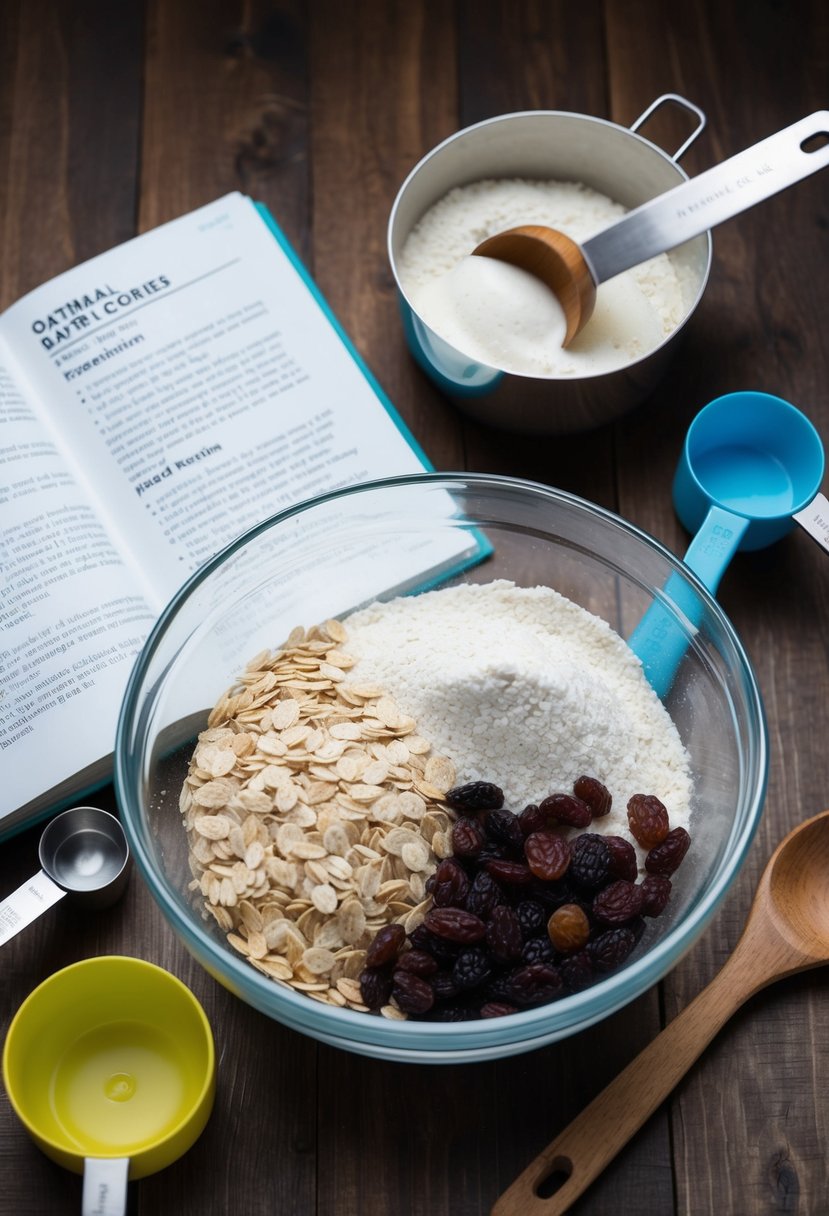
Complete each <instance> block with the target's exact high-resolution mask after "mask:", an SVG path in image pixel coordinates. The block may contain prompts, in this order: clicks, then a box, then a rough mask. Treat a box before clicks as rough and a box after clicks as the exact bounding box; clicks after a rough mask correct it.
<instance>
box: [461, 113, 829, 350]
mask: <svg viewBox="0 0 829 1216" xmlns="http://www.w3.org/2000/svg"><path fill="white" fill-rule="evenodd" d="M827 140H829V111H826V110H818V111H816V112H815V113H814V114H811V115H809V116H808V117H807V118H801V119H800V121H799V122H796V123H793V124H792V126H790V127H785V128H784V130H782V131H778V132H777V134H776V135H771V136H769V138H768V139H763V140H761V141H760V143H758V144H754V145H753V146H752V147H750V148H747V149H746V150H745V151H744V152H738V153H737V155H736V156H732V157H729V159H728V160H724V161H723V162H722V163H721V164H719V165H715V166H714V167H713V168H712V169H707V170H706V171H705V173H700V174H698V176H697V177H692V178H691V179H690V180H689V181H687V182H683V183H682V184H681V185H679V186H675V187H674V188H673V189H672V190H668V191H667V192H666V193H665V194H660V195H657V197H656V198H654V199H651V200H650V202H647V203H643V204H642V206H641V207H637V208H636V209H635V210H633V211H630V212H628V214H627V215H626V216H625V217H624V218H623V219H621V220H619V221H618V222H617V223H615V224H612V225H611V226H610V227H609V228H605V229H604V231H603V232H599V233H597V234H596V236H592V237H590V239H589V240H587V241H585V242H584V244H582V245H578V244H577V243H576V242H575V241H573V240H571V239H570V237H568V236H565V235H564V233H563V232H558V231H556V229H555V228H547V227H544V226H543V225H540V224H528V225H522V226H520V227H518V228H510V229H509V230H508V231H506V232H499V233H498V234H497V235H495V236H491V237H489V238H488V239H487V240H485V241H482V242H481V244H480V245H478V246H477V247H476V248H475V249H474V250H473V254H476V255H479V256H482V257H488V258H496V259H499V260H500V261H503V262H511V263H512V264H513V265H514V266H520V267H521V269H523V270H528V271H529V272H530V273H531V274H534V275H536V276H537V277H538V278H540V279H541V280H542V281H543V282H544V283H546V284H547V286H548V287H549V288H550V290H551V291H552V292H553V293H554V294H555V295H556V296H558V299H559V302H560V303H561V306H562V308H563V310H564V317H565V322H566V329H565V335H564V340H563V342H562V346H565V347H566V346H569V345H570V343H571V342H572V341H573V339H574V338H575V336H576V334H578V333H580V331H581V330H582V329H583V328H584V326H585V325H586V324H587V322H588V321H589V320H590V315H591V313H592V312H593V306H594V304H595V302H596V288H597V287H598V286H599V284H600V283H605V282H607V280H608V279H612V278H615V276H616V275H617V274H621V273H622V271H624V270H629V269H630V267H631V266H638V265H639V264H640V263H641V262H646V261H647V260H648V258H652V257H655V255H656V254H657V253H665V251H666V250H668V249H674V248H675V247H676V246H677V245H681V244H682V242H683V241H688V240H690V239H691V237H694V236H699V234H700V233H701V232H705V231H706V230H707V229H709V228H714V227H715V226H716V225H717V224H721V223H722V222H723V220H728V219H731V217H732V216H734V215H738V214H739V213H740V212H741V211H746V210H747V209H748V208H749V207H753V206H754V204H755V203H759V202H762V201H763V199H766V198H770V197H771V196H772V195H773V194H777V192H778V191H779V190H783V189H785V187H786V186H791V185H792V184H793V183H794V182H797V181H800V180H801V178H804V177H808V176H809V174H810V173H816V172H817V170H818V169H823V168H824V167H825V166H826V165H827V164H829V143H828V142H827Z"/></svg>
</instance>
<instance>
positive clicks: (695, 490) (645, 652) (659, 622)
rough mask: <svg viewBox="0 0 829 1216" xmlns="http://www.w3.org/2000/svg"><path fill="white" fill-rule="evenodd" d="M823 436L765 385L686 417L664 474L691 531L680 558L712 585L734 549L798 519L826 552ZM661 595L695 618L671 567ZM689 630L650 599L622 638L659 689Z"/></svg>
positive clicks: (697, 607) (696, 606)
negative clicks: (678, 449) (673, 460)
mask: <svg viewBox="0 0 829 1216" xmlns="http://www.w3.org/2000/svg"><path fill="white" fill-rule="evenodd" d="M824 466H825V459H824V452H823V444H822V442H821V439H820V436H819V434H818V433H817V431H816V430H815V428H814V426H813V425H812V423H811V422H810V421H809V419H808V418H807V417H806V415H805V414H803V413H801V411H800V410H798V409H796V408H795V406H793V405H791V404H790V403H789V402H788V401H784V400H783V399H782V398H781V397H774V396H772V395H771V394H770V393H752V392H743V393H727V394H726V395H725V396H723V397H717V398H716V399H715V400H714V401H711V402H710V403H709V404H708V405H706V406H705V407H704V409H702V410H700V412H699V413H698V414H697V416H696V418H694V420H693V422H692V423H691V425H690V427H689V428H688V433H687V435H686V437H685V443H684V445H683V448H682V454H681V456H680V459H679V463H678V465H677V470H676V474H675V476H674V484H673V500H674V507H675V509H676V513H677V515H678V516H679V519H680V521H681V522H682V524H683V525H684V526H685V527H686V528H687V530H688V531H689V532H692V533H695V535H694V537H693V539H692V541H691V543H690V545H689V546H688V549H687V552H686V553H685V558H684V560H685V564H686V565H687V566H689V567H690V569H691V570H693V572H694V574H696V576H697V578H699V579H700V581H701V582H702V583H704V584H705V586H706V587H707V588H708V590H709V591H710V592H711V593H712V594H714V593H715V592H716V590H717V587H718V586H719V582H720V579H721V577H722V575H723V573H724V571H725V569H726V567H727V566H728V563H729V562H730V561H731V558H732V557H733V556H734V554H735V553H736V552H737V551H738V550H750V549H763V548H765V547H766V546H767V545H771V544H773V543H774V542H775V541H777V540H780V539H781V538H782V537H783V536H785V535H786V534H787V533H789V532H791V531H792V529H793V528H794V527H795V526H796V525H797V524H799V525H800V526H801V527H803V528H805V530H806V531H807V532H808V533H809V535H810V536H811V537H812V538H813V539H814V540H816V541H817V542H818V544H820V546H821V548H823V549H824V550H826V551H827V552H829V503H827V500H826V498H825V497H824V495H823V494H821V493H820V484H821V481H822V479H823V473H824ZM664 591H665V594H666V598H668V599H669V600H672V601H673V603H674V604H675V605H676V606H677V607H678V608H679V609H680V610H681V612H682V613H683V614H684V615H685V617H686V618H687V619H688V621H689V622H690V624H691V625H694V626H695V625H697V624H698V622H699V618H700V614H701V612H702V610H703V609H702V601H701V600H700V599H699V597H698V596H697V595H696V593H695V592H694V591H693V588H691V587H689V586H688V585H687V584H686V583H683V581H682V580H681V579H679V578H677V577H675V578H672V579H669V580H668V582H667V584H666V585H665V588H664ZM688 640H689V639H688V634H687V632H685V631H684V630H683V629H682V628H680V626H679V624H678V623H677V620H676V617H675V616H672V614H671V612H670V611H669V609H668V608H667V607H665V606H664V605H663V604H661V603H659V602H654V603H653V604H652V605H651V607H650V608H649V609H648V611H647V612H646V613H645V615H644V617H643V618H642V620H641V621H640V623H639V625H637V627H636V629H635V630H634V632H633V633H632V635H631V637H630V638H629V639H628V644H629V645H630V647H631V649H632V650H633V651H634V653H635V654H637V655H638V656H639V658H640V659H641V660H642V666H643V668H644V671H645V675H646V676H647V678H648V680H649V682H650V684H651V685H652V686H653V688H654V689H655V690H656V692H657V693H658V694H659V695H660V696H664V695H665V694H666V693H667V692H668V690H669V689H670V687H671V684H672V682H673V678H674V675H675V674H676V670H677V668H678V666H679V663H680V661H681V659H682V656H683V655H684V654H685V651H686V650H687V648H688Z"/></svg>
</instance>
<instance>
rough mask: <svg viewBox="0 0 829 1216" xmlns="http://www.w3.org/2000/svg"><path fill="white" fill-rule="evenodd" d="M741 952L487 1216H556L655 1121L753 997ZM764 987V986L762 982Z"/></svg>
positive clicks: (556, 1141) (761, 983) (594, 1101)
mask: <svg viewBox="0 0 829 1216" xmlns="http://www.w3.org/2000/svg"><path fill="white" fill-rule="evenodd" d="M739 953H740V952H739V950H737V951H735V952H734V954H733V955H732V956H731V959H730V960H729V962H728V963H726V965H725V966H724V967H723V969H722V970H721V971H720V972H719V974H718V975H717V976H715V978H714V979H713V980H712V982H711V983H710V984H709V985H708V987H707V988H705V989H703V991H702V992H701V993H700V994H699V996H697V997H696V998H695V999H694V1000H693V1001H692V1002H691V1003H690V1004H689V1005H687V1006H686V1007H685V1009H684V1010H683V1011H682V1013H680V1014H679V1015H678V1016H677V1017H676V1018H675V1019H674V1020H673V1022H671V1023H670V1025H669V1026H667V1027H666V1028H665V1029H664V1030H663V1031H662V1032H661V1033H660V1034H659V1035H657V1037H656V1038H655V1039H654V1040H653V1042H652V1043H650V1044H649V1045H648V1046H647V1047H646V1048H645V1049H644V1051H642V1052H641V1053H640V1054H639V1055H638V1056H637V1057H636V1058H635V1059H634V1060H632V1061H631V1063H630V1064H628V1066H627V1067H626V1068H625V1069H624V1070H623V1071H622V1072H621V1073H620V1074H619V1075H618V1077H616V1078H615V1080H613V1081H611V1083H610V1084H609V1085H608V1086H607V1088H606V1089H604V1090H603V1091H602V1092H601V1093H600V1094H599V1095H598V1096H597V1097H596V1098H594V1100H593V1101H592V1102H591V1103H590V1105H589V1106H587V1107H585V1109H584V1110H583V1111H582V1112H581V1114H580V1115H578V1116H577V1117H576V1118H575V1119H574V1120H573V1122H572V1123H571V1124H570V1126H569V1127H567V1128H566V1129H565V1130H564V1131H563V1132H562V1133H561V1135H560V1136H557V1137H556V1139H555V1140H553V1142H552V1143H551V1144H549V1145H548V1146H547V1148H545V1149H544V1150H543V1152H541V1153H539V1155H538V1156H537V1157H536V1159H535V1160H534V1161H533V1162H532V1163H531V1164H530V1165H529V1166H528V1167H527V1169H525V1170H524V1172H523V1173H522V1174H520V1175H519V1177H518V1178H517V1179H516V1180H515V1182H514V1183H513V1184H512V1186H510V1187H509V1188H508V1189H507V1190H506V1191H504V1193H503V1195H501V1197H500V1198H499V1199H498V1200H497V1201H496V1203H495V1206H494V1207H493V1208H492V1216H560V1213H562V1212H565V1211H566V1210H567V1208H568V1207H569V1206H570V1205H571V1204H572V1203H573V1202H574V1201H575V1200H576V1199H577V1198H578V1197H579V1195H581V1194H582V1193H583V1192H584V1191H585V1190H586V1189H587V1187H588V1186H589V1185H590V1183H591V1182H592V1181H593V1180H594V1179H595V1178H596V1177H597V1176H598V1175H599V1174H600V1173H601V1172H602V1170H603V1169H604V1168H605V1166H606V1165H607V1164H608V1162H610V1161H612V1160H613V1158H614V1157H615V1156H616V1154H617V1153H618V1152H619V1150H620V1149H621V1148H623V1147H624V1145H625V1144H626V1143H627V1142H628V1140H629V1139H630V1137H631V1136H632V1135H633V1134H634V1132H636V1131H638V1129H639V1128H640V1127H641V1126H642V1124H643V1123H644V1122H645V1121H646V1120H647V1119H648V1118H649V1117H650V1115H652V1114H653V1112H654V1111H655V1110H656V1109H657V1107H658V1106H660V1104H661V1103H662V1102H663V1101H664V1099H665V1098H666V1097H667V1096H668V1094H669V1093H670V1092H671V1090H672V1089H673V1088H674V1086H675V1085H676V1084H677V1083H678V1082H679V1081H680V1080H681V1078H682V1077H683V1076H684V1075H685V1073H686V1072H687V1071H688V1069H689V1068H690V1067H691V1065H692V1064H693V1063H694V1061H695V1060H696V1059H697V1058H698V1056H699V1055H700V1054H701V1053H702V1051H703V1050H704V1049H705V1047H706V1046H707V1045H708V1044H709V1043H710V1042H711V1040H712V1039H713V1037H714V1035H715V1034H716V1033H717V1031H718V1030H719V1029H720V1027H721V1026H723V1025H724V1024H725V1022H726V1021H727V1020H728V1018H729V1017H730V1016H731V1014H732V1013H734V1011H735V1010H736V1009H738V1008H739V1006H740V1005H741V1004H742V1003H743V1001H745V1000H746V998H747V997H748V996H749V995H750V994H751V992H753V991H756V990H757V989H758V988H759V987H763V981H761V982H760V983H759V984H758V983H757V982H756V980H755V981H754V982H749V981H748V979H747V974H746V972H747V969H746V968H745V967H744V966H741V965H740V962H739V958H738V955H739ZM766 982H767V981H766ZM553 1174H560V1175H561V1176H562V1177H566V1181H565V1182H563V1183H562V1185H561V1186H560V1187H559V1189H558V1190H557V1191H556V1192H555V1194H554V1195H551V1196H549V1197H548V1198H542V1197H541V1196H540V1195H538V1194H537V1193H536V1192H537V1188H538V1186H539V1184H540V1183H541V1182H543V1180H544V1179H546V1178H548V1177H550V1176H551V1175H553Z"/></svg>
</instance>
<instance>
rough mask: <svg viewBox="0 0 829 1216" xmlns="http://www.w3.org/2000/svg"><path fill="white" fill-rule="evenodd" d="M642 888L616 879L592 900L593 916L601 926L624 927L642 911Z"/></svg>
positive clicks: (621, 879)
mask: <svg viewBox="0 0 829 1216" xmlns="http://www.w3.org/2000/svg"><path fill="white" fill-rule="evenodd" d="M643 902H644V896H643V895H642V888H641V887H638V886H637V885H636V883H635V882H628V880H627V879H626V878H617V879H616V881H615V882H612V883H610V884H609V885H608V886H606V887H605V888H604V889H603V890H602V891H600V892H599V894H598V895H597V896H596V897H595V899H594V900H593V915H594V916H595V918H596V920H597V921H599V922H601V924H603V925H624V924H626V922H627V921H629V920H633V918H634V917H635V916H638V915H639V914H640V912H641V911H642V904H643Z"/></svg>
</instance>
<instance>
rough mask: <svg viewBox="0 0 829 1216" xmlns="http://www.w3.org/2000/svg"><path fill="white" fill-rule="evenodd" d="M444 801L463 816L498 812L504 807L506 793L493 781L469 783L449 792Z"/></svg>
mask: <svg viewBox="0 0 829 1216" xmlns="http://www.w3.org/2000/svg"><path fill="white" fill-rule="evenodd" d="M443 801H444V802H445V803H446V805H447V806H451V808H452V810H453V811H459V812H460V814H461V815H475V814H477V812H478V811H497V810H500V808H501V807H502V806H503V805H504V791H503V790H502V789H499V787H498V786H497V785H493V784H492V782H491V781H469V782H467V784H466V785H456V786H455V787H454V788H453V789H451V790H449V792H448V793H447V794H446V796H445V798H444V799H443Z"/></svg>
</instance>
